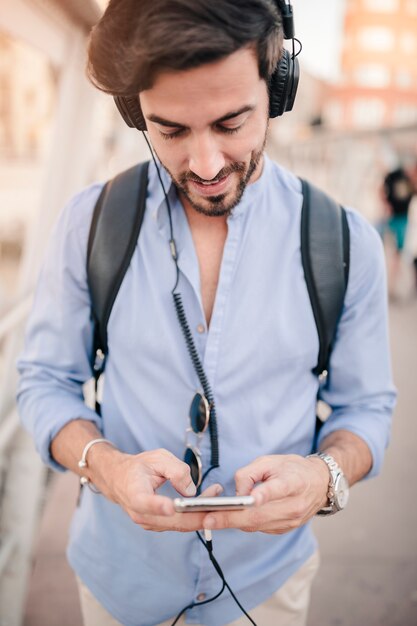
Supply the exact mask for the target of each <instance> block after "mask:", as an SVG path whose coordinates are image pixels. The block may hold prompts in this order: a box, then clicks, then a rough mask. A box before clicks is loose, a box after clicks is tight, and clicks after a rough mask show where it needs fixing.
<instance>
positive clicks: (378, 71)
mask: <svg viewBox="0 0 417 626" xmlns="http://www.w3.org/2000/svg"><path fill="white" fill-rule="evenodd" d="M354 80H355V82H356V84H357V85H360V86H362V87H374V88H378V87H379V88H381V87H387V86H388V85H389V83H390V70H389V68H388V67H385V66H384V65H378V64H371V63H370V64H368V65H361V66H359V67H358V68H356V70H355V72H354Z"/></svg>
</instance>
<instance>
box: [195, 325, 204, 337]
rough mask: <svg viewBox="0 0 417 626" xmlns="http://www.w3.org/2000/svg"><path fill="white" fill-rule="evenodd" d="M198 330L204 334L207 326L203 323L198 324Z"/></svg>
mask: <svg viewBox="0 0 417 626" xmlns="http://www.w3.org/2000/svg"><path fill="white" fill-rule="evenodd" d="M197 332H198V333H200V335H202V334H203V333H205V332H206V329H205V327H204V325H203V324H199V325H198V326H197Z"/></svg>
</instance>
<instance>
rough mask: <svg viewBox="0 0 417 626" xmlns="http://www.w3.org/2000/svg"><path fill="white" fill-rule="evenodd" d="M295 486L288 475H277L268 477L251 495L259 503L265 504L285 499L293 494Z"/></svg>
mask: <svg viewBox="0 0 417 626" xmlns="http://www.w3.org/2000/svg"><path fill="white" fill-rule="evenodd" d="M292 492H293V486H292V485H291V482H290V480H289V479H288V477H276V478H270V479H269V480H268V479H267V480H266V481H265V482H263V483H262V485H258V486H256V487H255V488H254V489H253V491H251V496H253V497H254V498H255V502H257V503H258V504H265V503H267V502H273V501H275V500H285V499H286V498H288V497H289V496H291V494H292Z"/></svg>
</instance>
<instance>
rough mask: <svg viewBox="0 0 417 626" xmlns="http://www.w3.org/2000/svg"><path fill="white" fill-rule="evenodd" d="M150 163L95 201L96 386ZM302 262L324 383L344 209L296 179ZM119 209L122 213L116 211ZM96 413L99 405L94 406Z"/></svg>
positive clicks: (343, 254)
mask: <svg viewBox="0 0 417 626" xmlns="http://www.w3.org/2000/svg"><path fill="white" fill-rule="evenodd" d="M148 167H149V161H147V162H145V163H140V164H139V165H135V166H134V167H132V168H130V169H128V170H126V171H124V172H122V173H120V174H118V175H117V176H116V177H115V178H113V179H112V180H110V181H108V182H107V183H106V184H105V186H104V187H103V190H102V192H101V194H100V196H99V198H98V200H97V203H96V205H95V208H94V213H93V219H92V223H91V228H90V233H89V239H88V249H87V278H88V285H89V290H90V295H91V303H92V308H91V313H92V319H93V321H94V345H93V363H92V369H93V373H94V378H95V381H96V389H97V382H98V379H99V377H100V375H101V374H102V372H103V371H104V366H105V359H106V356H107V352H108V345H107V323H108V320H109V317H110V313H111V310H112V307H113V303H114V301H115V299H116V296H117V293H118V291H119V288H120V285H121V284H122V281H123V278H124V275H125V273H126V270H127V268H128V266H129V263H130V260H131V258H132V255H133V252H134V249H135V247H136V243H137V240H138V236H139V233H140V228H141V225H142V221H143V216H144V213H145V207H146V194H147V183H148ZM301 184H302V192H303V206H302V212H301V233H300V236H301V258H302V264H303V270H304V276H305V280H306V284H307V290H308V294H309V297H310V302H311V307H312V310H313V314H314V320H315V322H316V327H317V333H318V336H319V344H320V348H319V354H318V358H317V365H316V366H315V367H314V368H313V373H314V374H315V375H317V376H319V378H320V379H321V380H322V379H325V378H326V377H327V372H328V368H329V359H330V354H331V349H332V345H333V341H334V337H335V334H336V328H337V323H338V321H339V318H340V315H341V312H342V308H343V302H344V297H345V292H346V288H347V283H348V276H349V226H348V222H347V218H346V211H345V209H344V208H343V207H341V206H339V205H338V204H337V203H336V202H334V200H332V199H331V198H330V197H329V196H327V195H326V194H325V193H324V192H322V191H320V190H319V189H317V188H316V187H314V185H312V184H311V183H308V182H306V181H305V180H303V179H301ZM120 206H123V212H120V210H119V208H120ZM96 409H97V410H98V412H99V411H100V407H99V405H98V403H97V402H96Z"/></svg>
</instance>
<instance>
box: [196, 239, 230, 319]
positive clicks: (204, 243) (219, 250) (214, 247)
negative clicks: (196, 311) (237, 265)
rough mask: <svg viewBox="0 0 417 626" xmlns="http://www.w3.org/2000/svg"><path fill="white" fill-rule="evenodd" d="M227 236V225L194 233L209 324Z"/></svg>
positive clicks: (204, 305) (205, 312)
mask: <svg viewBox="0 0 417 626" xmlns="http://www.w3.org/2000/svg"><path fill="white" fill-rule="evenodd" d="M226 238H227V227H225V228H223V229H218V230H217V231H215V232H210V233H202V232H197V233H193V240H194V246H195V250H196V254H197V259H198V267H199V273H200V288H201V299H202V303H203V309H204V315H205V318H206V322H207V325H208V326H209V325H210V320H211V316H212V313H213V307H214V301H215V298H216V291H217V286H218V283H219V275H220V268H221V264H222V258H223V250H224V246H225V242H226Z"/></svg>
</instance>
